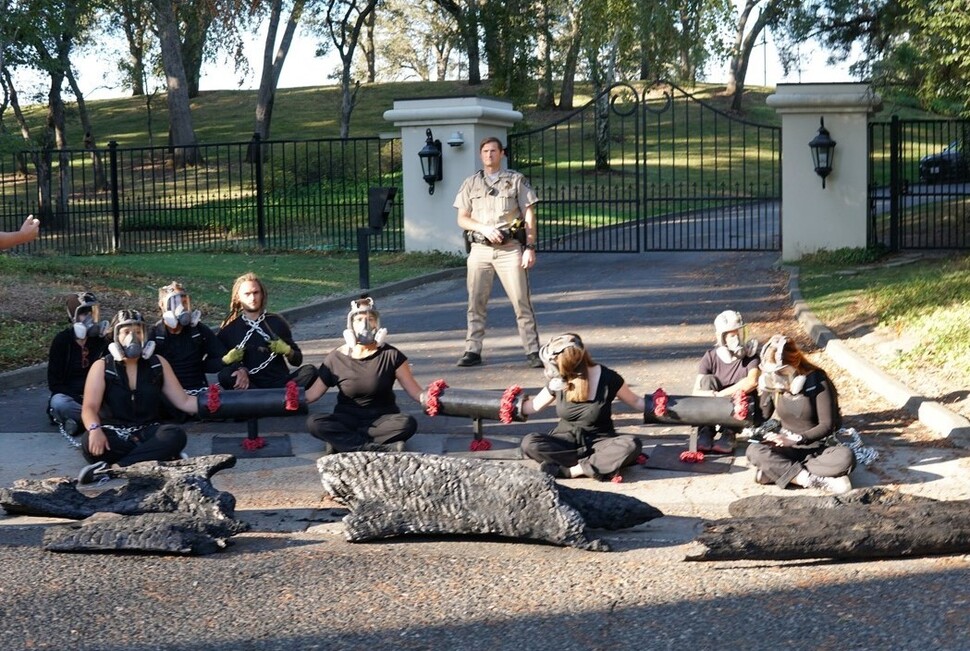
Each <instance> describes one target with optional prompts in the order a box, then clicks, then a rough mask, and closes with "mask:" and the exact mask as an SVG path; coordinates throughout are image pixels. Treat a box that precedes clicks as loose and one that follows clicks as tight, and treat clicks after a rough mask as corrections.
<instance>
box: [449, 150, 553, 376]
mask: <svg viewBox="0 0 970 651" xmlns="http://www.w3.org/2000/svg"><path fill="white" fill-rule="evenodd" d="M479 154H480V155H481V158H482V169H480V170H479V171H477V172H475V173H474V174H473V175H471V176H470V177H468V178H467V179H465V181H464V182H463V183H462V184H461V188H460V189H459V190H458V196H457V197H456V198H455V208H457V209H458V226H460V227H461V228H462V229H463V230H464V231H465V238H466V242H468V261H467V267H468V272H467V278H466V282H467V286H468V334H467V335H466V337H465V353H464V355H462V356H461V359H459V360H458V366H477V365H479V364H481V363H482V342H483V340H484V339H485V319H486V315H487V312H488V298H489V296H490V295H491V293H492V281H493V280H494V278H495V276H496V274H497V275H498V278H499V280H500V281H501V282H502V287H503V288H505V293H506V294H507V295H508V297H509V301H510V302H511V303H512V308H513V309H514V310H515V319H516V323H517V324H518V327H519V337H520V338H521V340H522V347H523V348H524V349H525V354H526V358H527V359H528V363H529V366H531V367H533V368H542V361H541V360H540V359H539V333H538V332H537V330H536V318H535V310H534V309H533V307H532V296H531V295H530V290H529V273H528V270H529V269H531V268H532V266H533V265H534V264H535V262H536V245H535V242H536V213H535V204H536V202H537V201H538V200H539V198H538V197H537V196H536V193H535V192H534V191H533V189H532V187H531V186H530V185H529V182H528V181H527V180H526V178H525V176H524V175H522V174H521V173H519V172H515V171H512V170H503V169H501V165H502V156H504V155H505V148H504V147H503V146H502V142H501V141H500V140H499V139H498V138H496V137H494V136H490V137H488V138H485V139H484V140H482V142H481V144H480V145H479Z"/></svg>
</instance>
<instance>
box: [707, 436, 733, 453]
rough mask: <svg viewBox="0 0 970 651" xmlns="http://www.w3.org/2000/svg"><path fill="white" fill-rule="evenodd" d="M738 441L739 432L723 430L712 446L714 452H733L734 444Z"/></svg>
mask: <svg viewBox="0 0 970 651" xmlns="http://www.w3.org/2000/svg"><path fill="white" fill-rule="evenodd" d="M736 443H737V434H735V433H734V432H726V431H722V432H721V434H720V435H719V436H718V437H717V440H716V441H714V444H713V445H712V446H711V452H712V453H713V454H733V453H734V446H735V444H736Z"/></svg>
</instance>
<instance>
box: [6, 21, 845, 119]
mask: <svg viewBox="0 0 970 651" xmlns="http://www.w3.org/2000/svg"><path fill="white" fill-rule="evenodd" d="M122 47H123V44H122V43H121V42H120V41H119V42H118V43H116V44H111V43H105V44H102V48H101V49H100V50H99V51H98V52H95V53H91V54H88V55H86V56H81V57H77V58H76V59H75V61H76V66H77V70H78V83H79V84H80V86H81V90H82V92H84V93H85V98H86V99H105V98H110V97H121V96H127V95H128V90H127V89H126V88H121V87H119V85H118V77H119V75H118V72H117V67H116V66H117V64H116V63H115V61H117V60H118V59H119V58H120V57H121V56H123V53H122ZM314 49H315V41H314V39H313V38H312V37H308V36H305V35H302V34H300V33H299V32H298V33H297V35H296V36H295V38H294V40H293V45H292V47H291V48H290V53H289V55H288V57H287V60H286V63H285V64H284V66H283V71H282V73H281V75H280V83H279V87H280V88H292V87H299V86H328V85H333V84H334V83H336V82H335V81H334V80H333V79H330V78H329V75H330V73H331V72H332V71H333V70H334V69H335V68H337V66H338V64H339V59H338V58H337V56H336V55H335V54H330V55H328V56H327V57H324V58H316V57H314V56H313V54H314ZM805 49H806V51H808V50H810V51H811V56H810V57H808V58H806V61H805V62H804V63H803V64H802V65H801V67H800V69H799V70H793V71H792V73H791V74H790V75H788V76H785V75H783V73H782V70H781V66H780V64H779V63H778V55H777V50H776V49H775V47H774V43H773V42H772V40H771V37H770V36H769V37H768V42H767V45H766V46H765V45H761V44H759V45H758V46H757V47H755V49H754V51H753V53H752V57H751V63H750V65H749V67H748V75H747V83H749V84H752V85H768V86H773V85H775V84H777V83H780V82H786V83H799V82H804V83H808V82H840V81H852V79H851V78H850V77H849V74H848V71H847V69H846V67H845V66H834V67H832V66H828V65H827V64H826V63H825V55H824V54H823V53H822V52H821V48H819V47H811V48H809V47H806V48H805ZM245 52H246V56H247V57H248V59H249V65H250V66H251V68H252V70H251V71H250V72H249V73H248V74H247V75H246V76H245V77H244V79H243V80H242V81H243V84H242V86H240V85H239V80H240V79H239V77H240V75H239V73H236V72H234V70H233V68H232V65H231V63H229V62H227V61H220V62H217V63H209V64H206V65H205V66H204V67H203V74H202V80H201V89H202V90H222V89H237V88H245V89H255V88H257V87H258V85H259V72H260V70H259V68H260V66H261V61H262V40H261V35H257V36H253V37H252V38H251V39H250V41H249V43H248V44H247V47H246V50H245ZM725 70H726V66H724V67H720V68H717V69H715V70H713V71H712V72H711V75H710V77H709V79H708V81H710V82H714V83H721V82H724V81H725V80H726V78H727V75H726V72H725ZM25 81H27V80H26V79H24V78H18V84H23V83H24V82H25ZM149 83H153V82H149ZM154 83H158V82H154ZM36 88H37V89H38V90H43V91H44V92H45V93H46V89H44V88H43V86H42V85H41V86H36ZM26 90H27V88H24V90H23V91H22V94H23V95H25V97H26V96H27V95H28V93H27V92H25V91H26ZM22 101H23V102H24V103H28V100H26V99H24V100H22Z"/></svg>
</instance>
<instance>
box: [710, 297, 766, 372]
mask: <svg viewBox="0 0 970 651" xmlns="http://www.w3.org/2000/svg"><path fill="white" fill-rule="evenodd" d="M714 333H715V335H716V339H717V355H718V357H720V358H721V360H722V361H724V362H731V361H733V360H735V359H741V358H742V357H745V356H749V357H750V356H751V355H754V354H755V353H756V352H757V351H758V342H757V341H754V340H752V341H748V339H747V328H746V327H745V325H744V319H742V318H741V313H740V312H735V311H734V310H724V311H723V312H721V313H720V314H718V315H717V317H715V319H714Z"/></svg>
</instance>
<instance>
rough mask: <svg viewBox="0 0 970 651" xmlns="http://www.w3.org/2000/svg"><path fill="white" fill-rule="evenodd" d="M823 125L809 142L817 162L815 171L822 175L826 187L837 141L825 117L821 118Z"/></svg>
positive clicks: (814, 160) (813, 158)
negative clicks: (831, 133)
mask: <svg viewBox="0 0 970 651" xmlns="http://www.w3.org/2000/svg"><path fill="white" fill-rule="evenodd" d="M819 122H820V124H821V126H819V128H818V133H817V134H815V137H814V138H812V141H811V142H810V143H808V146H809V147H810V148H811V150H812V162H813V163H815V173H816V174H818V175H819V176H821V177H822V187H823V188H824V187H825V177H826V176H828V175H829V174H830V173H831V172H832V157H833V156H834V155H835V141H834V140H832V137H831V136H830V135H829V130H828V129H826V128H825V118H824V117H822V118H819Z"/></svg>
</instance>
